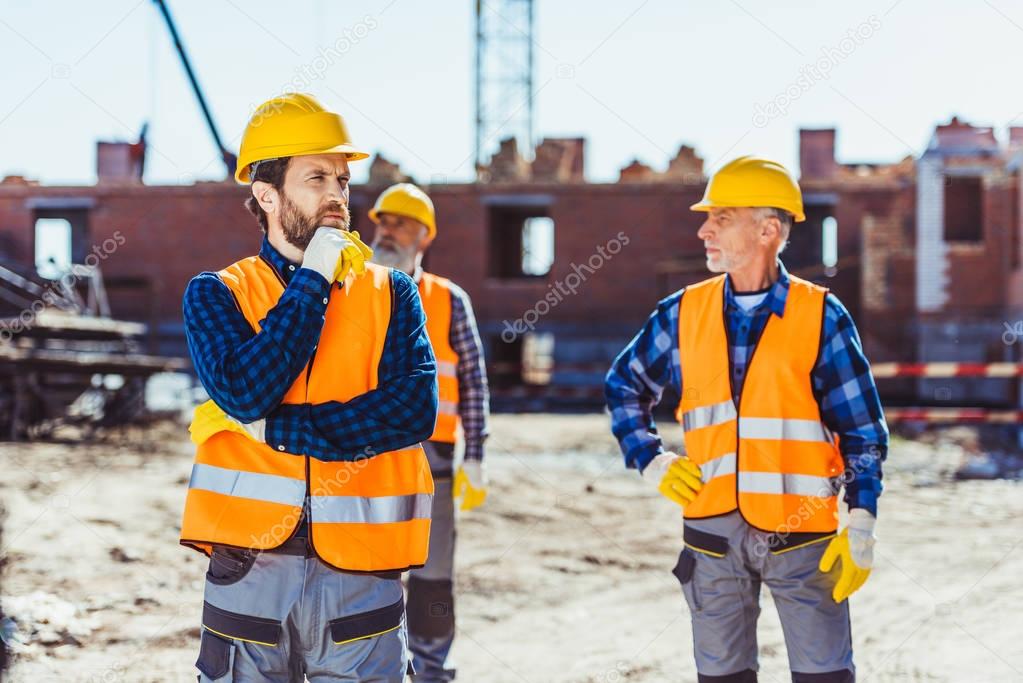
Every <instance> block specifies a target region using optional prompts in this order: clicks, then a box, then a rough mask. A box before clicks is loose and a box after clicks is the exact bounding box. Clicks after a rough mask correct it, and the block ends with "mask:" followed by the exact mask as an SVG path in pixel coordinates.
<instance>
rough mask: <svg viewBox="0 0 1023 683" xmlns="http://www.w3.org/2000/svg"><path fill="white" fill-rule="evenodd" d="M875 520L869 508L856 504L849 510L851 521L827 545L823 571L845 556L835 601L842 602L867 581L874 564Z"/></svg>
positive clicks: (821, 567)
mask: <svg viewBox="0 0 1023 683" xmlns="http://www.w3.org/2000/svg"><path fill="white" fill-rule="evenodd" d="M875 522H876V520H875V519H874V515H872V514H870V512H869V511H867V510H864V509H863V508H853V509H852V510H850V511H849V524H847V525H846V527H845V528H844V529H842V533H840V534H839V535H838V536H836V537H835V538H833V539H831V542H830V543H828V547H827V548H825V550H824V555H822V556H821V561H820V564H819V565H818V569H820V570H821V571H822V572H825V573H827V572H830V571H831V568H832V567H834V566H835V560H838V559H840V558H841V560H842V566H841V567H840V573H839V575H838V582H837V583H836V584H835V588H834V590H833V591H832V592H831V597H832V598H833V599H834V600H835V602H842V601H843V600H845V599H846V598H848V597H849V596H850V595H852V594H853V593H855V592H856V591H857V590H858V589H859V588H860V586H862V585H863V584H864V583H866V582H867V578H868V577H869V576H870V568H871V567H872V566H873V565H874V543H875V542H876V541H877V539H876V538H875V537H874V524H875Z"/></svg>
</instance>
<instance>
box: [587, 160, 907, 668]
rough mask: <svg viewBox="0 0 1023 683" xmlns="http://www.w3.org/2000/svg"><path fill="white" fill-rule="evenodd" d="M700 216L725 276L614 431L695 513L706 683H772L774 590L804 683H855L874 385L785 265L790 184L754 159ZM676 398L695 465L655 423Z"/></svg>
mask: <svg viewBox="0 0 1023 683" xmlns="http://www.w3.org/2000/svg"><path fill="white" fill-rule="evenodd" d="M691 208H692V210H694V211H700V212H704V213H706V215H707V216H706V220H705V221H704V222H703V224H702V225H701V226H700V229H699V231H698V232H697V235H698V236H699V238H700V239H701V240H703V243H704V247H705V249H706V255H707V267H708V269H709V270H710V271H711V272H714V273H719V275H717V276H715V277H712V278H710V279H709V280H704V281H703V282H699V283H696V284H693V285H690V286H688V287H686V288H685V289H683V290H681V291H678V292H676V293H674V294H672V295H671V296H669V297H667V298H666V299H664V300H662V301H661V302H660V303H659V304H658V306H657V310H655V311H654V313H653V315H651V316H650V318H649V320H648V321H647V323H646V325H645V326H644V327H643V329H642V330H640V332H639V334H637V335H636V337H635V338H634V339H633V340H632V341H631V342H630V343H629V345H628V346H627V347H626V348H625V350H624V351H622V353H621V354H620V355H619V356H618V358H616V359H615V361H614V364H613V366H612V367H611V370H610V371H609V372H608V375H607V379H606V383H605V394H606V397H607V402H608V407H609V408H610V411H611V419H612V431H613V432H614V434H615V436H616V437H617V438H618V440H619V443H620V445H621V448H622V451H623V453H624V454H625V461H626V464H627V465H628V466H629V467H633V468H636V469H638V470H640V472H641V473H642V476H643V478H644V479H645V480H647V481H649V482H651V483H652V484H653V486H654V487H656V488H657V489H658V490H659V491H660V492H661V494H663V495H664V496H665V497H666V498H668V499H669V500H671V501H673V502H675V503H677V504H678V505H679V506H680V507H682V509H683V517H684V525H683V540H684V542H685V547H684V549H683V550H682V552H681V554H680V556H679V559H678V564H677V565H676V567H675V570H674V573H675V575H676V576H677V577H678V580H679V582H680V583H681V585H682V591H683V593H684V595H685V599H686V602H687V603H688V605H689V610H690V613H691V615H692V628H693V640H694V645H695V648H694V649H695V655H696V668H697V672H698V678H699V680H700V681H701V682H704V681H721V682H740V683H746V682H748V681H756V680H757V668H758V664H757V638H756V622H757V617H758V616H759V614H760V586H761V584H766V585H767V586H768V587H769V588H770V589H771V595H772V596H773V598H774V602H775V606H776V607H777V608H778V614H779V616H780V617H781V623H782V628H783V630H784V632H785V644H786V647H787V649H788V657H789V668H790V669H791V671H792V680H793V681H795V682H796V683H810V682H811V681H813V682H816V683H825V682H827V683H831V682H841V683H847V682H849V681H853V680H854V679H855V668H854V666H853V657H852V636H851V631H850V623H849V603H848V601H847V600H846V598H847V597H848V596H849V595H850V594H852V593H853V592H854V591H855V590H857V589H858V588H859V587H860V586H862V585H863V583H864V582H865V581H866V579H867V577H868V576H869V574H870V568H871V565H872V562H873V546H874V543H875V536H874V522H875V519H876V516H877V498H878V496H879V495H880V493H881V462H882V460H883V459H884V457H885V455H886V452H887V444H888V429H887V426H886V425H885V421H884V416H883V414H882V411H881V403H880V400H879V398H878V394H877V389H876V387H875V385H874V380H873V378H872V377H871V375H870V367H869V365H868V363H867V360H866V358H865V357H864V355H863V349H862V345H861V343H860V340H859V336H858V335H857V333H856V327H855V325H854V324H853V321H852V318H851V317H850V316H849V312H848V311H847V310H846V309H845V307H844V306H842V304H841V302H839V300H838V299H837V298H836V297H835V296H834V295H833V294H830V293H829V292H828V290H827V289H826V288H824V287H821V286H819V285H816V284H813V283H811V282H808V281H806V280H803V279H800V278H798V277H795V276H794V275H790V274H789V273H788V272H786V270H785V267H784V266H783V265H782V263H781V260H780V259H779V254H780V253H781V251H782V250H783V249H784V247H785V244H786V242H787V241H788V239H789V232H790V230H791V228H792V224H793V223H794V222H795V223H798V222H801V221H803V220H804V218H805V217H804V212H803V199H802V194H801V193H800V190H799V186H798V185H797V184H796V181H795V180H793V179H792V176H791V175H790V174H789V173H788V171H786V170H785V168H784V167H782V166H781V165H780V164H778V163H775V162H773V161H770V160H767V159H762V158H759V157H740V158H738V159H736V160H734V161H732V162H730V163H728V164H726V165H725V166H724V167H722V168H721V169H720V170H719V171H718V172H717V173H715V174H714V176H713V177H712V178H711V179H710V182H709V183H708V184H707V189H706V192H705V194H704V197H703V200H702V201H700V202H698V203H697V204H694V205H693V206H692V207H691ZM668 386H670V387H671V388H672V389H673V390H674V392H675V393H676V394H677V395H678V396H680V397H681V400H680V402H679V404H678V406H677V408H676V411H675V415H676V417H677V418H678V420H679V422H681V423H682V426H683V427H684V429H685V437H684V443H683V448H682V449H681V451H680V452H679V453H675V452H671V451H666V450H665V449H664V447H663V444H662V442H661V439H660V437H659V436H658V435H657V430H656V428H655V426H654V422H653V417H652V410H653V407H654V406H655V405H656V404H657V403H658V402H659V400H660V398H661V393H662V391H663V390H664V388H665V387H668ZM843 484H844V485H845V495H844V500H845V502H846V503H847V505H848V507H849V514H848V521H847V523H846V525H845V528H844V529H843V530H842V531H841V533H838V527H839V493H840V489H841V487H842V485H843ZM836 562H837V563H838V566H837V567H836V566H835V564H836Z"/></svg>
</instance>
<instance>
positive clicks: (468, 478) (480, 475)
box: [451, 460, 487, 510]
mask: <svg viewBox="0 0 1023 683" xmlns="http://www.w3.org/2000/svg"><path fill="white" fill-rule="evenodd" d="M451 497H452V498H454V499H455V500H456V501H457V500H458V499H459V498H461V499H462V504H461V506H459V509H461V510H472V509H473V508H478V507H479V506H480V505H483V501H485V500H486V499H487V471H486V468H485V467H484V466H483V463H482V462H480V461H479V460H465V461H463V462H462V464H461V465H460V466H459V468H458V471H457V472H455V480H454V482H452V485H451Z"/></svg>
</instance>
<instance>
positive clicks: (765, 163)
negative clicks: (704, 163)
mask: <svg viewBox="0 0 1023 683" xmlns="http://www.w3.org/2000/svg"><path fill="white" fill-rule="evenodd" d="M726 206H733V207H739V206H751V207H759V206H770V207H774V208H776V209H784V210H785V211H788V212H789V213H791V214H792V215H793V216H794V217H795V221H796V222H797V223H799V222H801V221H804V220H806V215H805V214H804V213H803V195H802V193H801V192H800V191H799V184H798V183H796V181H795V180H794V179H793V178H792V176H791V175H789V172H788V171H787V170H785V167H784V166H782V165H781V164H779V163H778V162H776V161H771V160H770V159H764V158H762V157H754V156H744V157H739V158H738V159H735V160H734V161H730V162H728V163H727V164H725V165H724V166H722V167H721V168H720V169H719V170H718V172H717V173H715V174H714V175H713V176H711V178H710V180H709V181H708V182H707V189H706V191H704V193H703V199H702V200H701V201H699V202H697V203H696V204H693V205H692V206H690V207H689V208H690V209H692V210H693V211H710V210H711V209H715V208H719V207H726Z"/></svg>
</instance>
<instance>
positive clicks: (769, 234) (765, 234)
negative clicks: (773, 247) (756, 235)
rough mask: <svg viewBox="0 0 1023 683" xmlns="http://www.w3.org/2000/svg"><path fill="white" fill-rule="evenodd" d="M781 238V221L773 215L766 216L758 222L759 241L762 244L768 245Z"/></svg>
mask: <svg viewBox="0 0 1023 683" xmlns="http://www.w3.org/2000/svg"><path fill="white" fill-rule="evenodd" d="M780 237H781V220H780V219H779V218H778V217H777V216H774V215H771V216H767V217H766V218H764V219H763V220H761V221H760V240H761V241H762V242H763V243H764V244H770V243H771V242H773V241H774V240H775V239H777V238H780Z"/></svg>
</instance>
